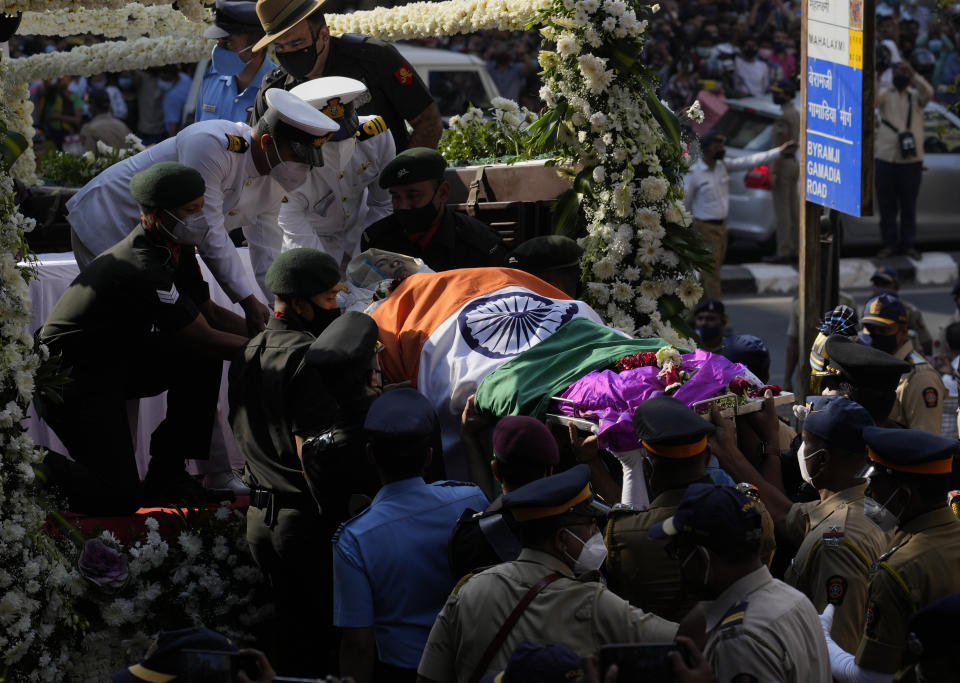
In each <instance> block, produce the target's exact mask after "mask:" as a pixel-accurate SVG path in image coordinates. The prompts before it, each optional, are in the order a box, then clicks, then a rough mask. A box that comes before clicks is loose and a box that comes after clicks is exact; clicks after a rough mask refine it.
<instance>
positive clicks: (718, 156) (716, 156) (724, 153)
mask: <svg viewBox="0 0 960 683" xmlns="http://www.w3.org/2000/svg"><path fill="white" fill-rule="evenodd" d="M725 156H727V150H725V149H721V150H720V151H719V152H717V153H716V154H714V155H713V158H714V159H715V160H716V161H720V160H721V159H723V157H725Z"/></svg>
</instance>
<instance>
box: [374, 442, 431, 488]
mask: <svg viewBox="0 0 960 683" xmlns="http://www.w3.org/2000/svg"><path fill="white" fill-rule="evenodd" d="M432 436H433V435H432V434H421V435H417V436H392V435H388V434H383V433H380V432H370V433H369V439H370V440H369V441H368V443H369V445H370V451H371V453H372V454H373V460H374V462H375V463H376V464H377V468H378V469H379V470H380V471H381V472H383V474H384V475H385V476H386V477H387V478H389V479H391V480H397V479H409V478H411V477H416V476H419V475H421V474H423V471H424V469H426V467H427V460H428V459H429V457H430V445H431V443H432Z"/></svg>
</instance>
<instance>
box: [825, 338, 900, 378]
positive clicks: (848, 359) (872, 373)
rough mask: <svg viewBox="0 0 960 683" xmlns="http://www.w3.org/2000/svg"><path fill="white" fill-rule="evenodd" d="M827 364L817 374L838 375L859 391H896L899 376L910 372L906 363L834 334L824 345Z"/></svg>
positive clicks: (883, 352) (878, 350)
mask: <svg viewBox="0 0 960 683" xmlns="http://www.w3.org/2000/svg"><path fill="white" fill-rule="evenodd" d="M823 348H824V351H825V352H826V356H827V361H826V365H825V366H824V369H823V370H822V371H821V372H818V373H816V374H818V375H837V376H839V377H841V378H844V379H846V380H848V381H849V382H850V383H851V384H853V385H854V386H856V387H858V388H867V389H870V388H873V389H889V390H893V389H895V388H896V386H897V383H898V382H899V381H900V376H901V375H902V374H903V373H905V372H908V371H909V370H910V364H909V363H908V362H907V361H905V360H899V359H897V358H894V357H893V356H891V355H890V354H889V353H887V352H885V351H881V350H880V349H874V348H872V347H870V346H865V345H863V344H858V343H856V342H853V341H850V340H849V339H848V338H847V337H844V336H842V335H839V334H833V335H830V336H829V337H827V341H826V343H825V344H824V347H823Z"/></svg>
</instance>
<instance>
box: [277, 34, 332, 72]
mask: <svg viewBox="0 0 960 683" xmlns="http://www.w3.org/2000/svg"><path fill="white" fill-rule="evenodd" d="M310 37H311V38H313V42H312V43H310V45H308V46H307V47H305V48H303V49H302V50H296V51H294V52H277V53H276V54H275V55H274V56H275V57H276V58H277V62H278V63H279V64H280V66H281V67H283V70H284V71H286V72H287V73H288V74H290V75H291V76H293V77H294V78H297V79H299V80H301V81H302V80H305V79H306V77H307V75H308V74H309V73H310V72H311V71H313V66H314V64H316V63H317V57H319V56H320V53H319V52H317V37H316V36H314V35H313V34H310ZM324 49H326V47H324ZM321 52H322V51H321Z"/></svg>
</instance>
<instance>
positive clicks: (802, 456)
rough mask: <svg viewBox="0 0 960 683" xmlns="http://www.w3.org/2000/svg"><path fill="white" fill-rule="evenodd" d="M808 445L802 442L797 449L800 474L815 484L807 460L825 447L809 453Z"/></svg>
mask: <svg viewBox="0 0 960 683" xmlns="http://www.w3.org/2000/svg"><path fill="white" fill-rule="evenodd" d="M806 447H807V445H806V444H805V443H801V444H800V448H798V449H797V464H798V465H800V476H801V477H803V480H804V481H805V482H807V483H808V484H810V486H813V477H811V476H810V472H808V471H807V460H809V459H810V458H812V457H813V456H815V455H816V454H817V453H819V452H820V451H822V450H823V449H822V448H821V449H819V450H816V451H814V452H813V453H811V454H810V455H807V454H806V453H807V448H806Z"/></svg>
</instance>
